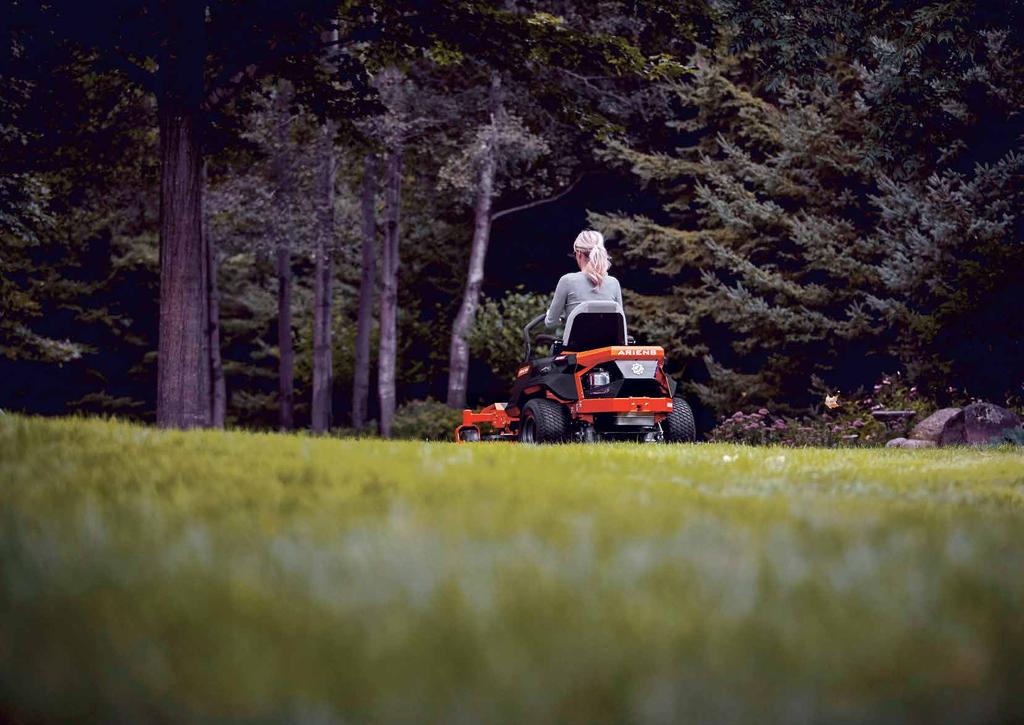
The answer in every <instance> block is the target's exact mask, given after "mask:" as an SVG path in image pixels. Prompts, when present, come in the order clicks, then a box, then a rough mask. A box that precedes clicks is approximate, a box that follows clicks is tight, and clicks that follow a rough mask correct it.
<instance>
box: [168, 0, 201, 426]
mask: <svg viewBox="0 0 1024 725" xmlns="http://www.w3.org/2000/svg"><path fill="white" fill-rule="evenodd" d="M203 23H204V15H203V6H202V5H201V4H199V3H197V2H182V3H180V4H179V5H176V6H174V7H173V8H172V9H170V10H169V17H168V32H169V35H170V41H169V43H168V48H167V50H166V51H165V61H166V62H163V63H161V69H160V75H161V92H160V94H159V97H158V109H157V115H158V118H159V126H160V326H159V336H160V342H159V346H158V351H157V396H156V420H157V425H159V426H161V427H165V428H193V427H197V426H206V425H209V422H210V350H209V344H210V336H209V300H208V297H207V284H208V281H209V273H208V269H207V265H208V255H207V252H206V249H205V248H204V245H203V229H202V216H203V207H202V198H203V183H202V151H201V147H200V141H199V138H198V136H199V129H198V124H199V119H200V118H201V116H200V113H199V110H198V109H199V100H200V97H201V94H202V88H203V61H204V56H205V51H204V49H203V33H204V27H203Z"/></svg>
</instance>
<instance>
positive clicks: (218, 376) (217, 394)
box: [203, 162, 227, 428]
mask: <svg viewBox="0 0 1024 725" xmlns="http://www.w3.org/2000/svg"><path fill="white" fill-rule="evenodd" d="M203 188H206V162H203ZM203 243H204V244H205V245H206V253H207V260H206V264H207V272H208V273H209V275H210V278H209V280H208V281H207V294H208V295H209V299H210V303H209V316H210V424H211V425H212V426H213V427H214V428H223V427H224V419H225V418H226V416H227V389H226V388H225V385H224V364H223V361H222V359H221V354H220V285H219V284H218V283H217V274H218V271H219V269H220V263H219V262H220V260H219V259H218V257H217V246H216V243H215V242H214V240H213V238H212V237H211V236H210V232H209V224H208V220H207V214H206V203H205V201H204V203H203Z"/></svg>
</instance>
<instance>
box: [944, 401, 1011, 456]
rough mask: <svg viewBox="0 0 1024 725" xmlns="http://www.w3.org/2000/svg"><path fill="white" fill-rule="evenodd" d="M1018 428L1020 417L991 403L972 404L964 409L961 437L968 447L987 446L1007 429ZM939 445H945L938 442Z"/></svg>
mask: <svg viewBox="0 0 1024 725" xmlns="http://www.w3.org/2000/svg"><path fill="white" fill-rule="evenodd" d="M1019 426H1020V416H1018V415H1017V414H1016V413H1014V412H1013V411H1009V410H1007V409H1006V408H1001V407H999V406H998V405H993V404H992V403H972V404H971V405H968V406H967V407H966V408H964V422H963V437H964V442H965V443H966V444H967V445H969V446H987V445H988V444H989V443H990V442H991V440H992V439H993V438H998V437H999V436H1001V435H1002V434H1003V431H1004V430H1006V429H1007V428H1017V427H1019ZM939 443H940V445H947V444H946V443H945V440H944V439H943V440H940V442H939Z"/></svg>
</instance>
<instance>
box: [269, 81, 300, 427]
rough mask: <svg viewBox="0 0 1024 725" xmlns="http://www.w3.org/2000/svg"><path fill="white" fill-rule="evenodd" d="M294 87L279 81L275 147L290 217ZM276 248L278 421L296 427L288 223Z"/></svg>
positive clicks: (282, 204) (283, 204)
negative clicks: (290, 108)
mask: <svg viewBox="0 0 1024 725" xmlns="http://www.w3.org/2000/svg"><path fill="white" fill-rule="evenodd" d="M289 102H290V88H289V87H288V85H287V84H286V83H284V82H280V83H278V84H277V95H276V97H275V99H274V110H275V114H274V119H273V122H274V139H275V142H276V143H275V144H274V150H273V156H272V167H273V171H274V182H275V185H276V187H277V188H276V192H277V193H276V194H275V197H276V199H277V201H278V204H279V206H278V209H277V212H278V215H279V219H284V220H287V219H288V218H289V213H288V211H289V210H290V208H291V204H292V198H293V197H294V195H295V188H294V183H293V181H294V179H293V176H292V173H291V166H290V160H289V158H288V149H287V143H288V104H289ZM274 231H275V236H276V237H277V244H276V249H275V250H274V253H275V257H276V262H277V425H278V427H279V428H280V429H281V430H292V429H293V428H294V427H295V348H294V346H293V344H292V250H291V243H290V240H289V236H288V235H289V234H290V233H291V229H290V228H289V225H288V224H287V223H280V222H279V223H278V224H276V225H275V230H274Z"/></svg>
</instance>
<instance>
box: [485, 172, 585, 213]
mask: <svg viewBox="0 0 1024 725" xmlns="http://www.w3.org/2000/svg"><path fill="white" fill-rule="evenodd" d="M586 175H587V172H583V173H582V174H580V175H579V176H577V177H576V180H575V181H573V182H572V183H571V184H569V185H568V186H567V187H565V188H564V189H562V190H561V191H560V192H558V193H557V194H555V195H554V196H549V197H547V198H545V199H538V200H537V201H530V202H527V203H526V204H520V205H519V206H512V207H509V208H508V209H502V210H501V211H499V212H495V213H494V214H491V223H492V224H493V223H494V222H495V221H496V220H498V219H500V218H501V217H503V216H508V215H509V214H515V213H516V212H520V211H526V210H527V209H532V208H533V207H535V206H541V205H543V204H550V203H552V202H554V201H558V200H559V199H561V198H562V197H563V196H565V195H566V194H568V193H569V192H570V191H572V190H573V189H575V188H576V184H578V183H580V179H582V178H583V177H584V176H586Z"/></svg>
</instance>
